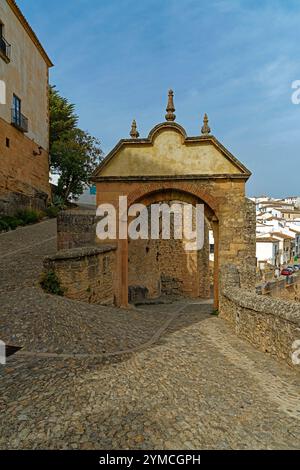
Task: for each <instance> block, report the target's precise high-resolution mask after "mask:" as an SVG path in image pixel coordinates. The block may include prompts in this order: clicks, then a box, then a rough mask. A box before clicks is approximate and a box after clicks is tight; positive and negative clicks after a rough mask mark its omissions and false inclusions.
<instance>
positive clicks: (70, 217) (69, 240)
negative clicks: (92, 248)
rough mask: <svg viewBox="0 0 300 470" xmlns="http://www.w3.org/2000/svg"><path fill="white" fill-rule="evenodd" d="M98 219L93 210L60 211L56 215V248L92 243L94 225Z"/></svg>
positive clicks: (94, 239)
mask: <svg viewBox="0 0 300 470" xmlns="http://www.w3.org/2000/svg"><path fill="white" fill-rule="evenodd" d="M99 220H100V218H99V217H97V216H96V213H95V211H93V210H91V211H86V210H70V211H64V212H60V213H59V214H58V217H57V249H58V250H66V249H70V248H77V247H84V246H87V245H93V244H94V243H95V242H96V225H97V222H98V221H99Z"/></svg>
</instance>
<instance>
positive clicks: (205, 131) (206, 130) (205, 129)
mask: <svg viewBox="0 0 300 470" xmlns="http://www.w3.org/2000/svg"><path fill="white" fill-rule="evenodd" d="M201 133H202V134H203V135H208V134H210V127H209V125H208V117H207V114H206V113H205V114H204V118H203V126H202V129H201Z"/></svg>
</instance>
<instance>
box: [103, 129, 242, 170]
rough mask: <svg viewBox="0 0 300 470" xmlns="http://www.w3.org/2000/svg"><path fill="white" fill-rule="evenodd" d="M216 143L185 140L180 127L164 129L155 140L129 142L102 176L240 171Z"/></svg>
mask: <svg viewBox="0 0 300 470" xmlns="http://www.w3.org/2000/svg"><path fill="white" fill-rule="evenodd" d="M239 173H241V170H240V169H239V168H238V167H237V166H236V165H234V164H233V163H232V162H230V161H229V160H228V159H227V158H226V157H225V155H223V154H222V153H221V152H220V151H219V150H218V149H217V148H216V147H215V146H214V145H213V144H212V143H210V142H202V143H192V142H189V143H185V142H184V138H183V136H182V135H181V134H180V133H179V132H178V131H177V130H176V129H163V130H161V131H160V132H159V133H158V134H156V135H155V137H154V140H153V143H152V144H148V145H145V144H143V143H141V144H140V145H139V144H134V145H130V144H128V145H125V146H124V147H122V148H121V149H120V150H119V152H117V154H116V155H115V156H114V157H113V158H112V159H111V160H110V161H109V162H108V163H107V165H106V166H105V167H104V168H103V169H102V170H101V172H100V174H101V176H139V175H143V176H147V175H148V176H150V175H151V176H152V175H160V176H163V175H199V174H207V175H211V174H239Z"/></svg>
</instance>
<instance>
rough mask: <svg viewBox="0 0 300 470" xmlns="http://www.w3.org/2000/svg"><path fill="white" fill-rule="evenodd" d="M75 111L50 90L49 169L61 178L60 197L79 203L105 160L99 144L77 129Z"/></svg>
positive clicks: (52, 89) (54, 91)
mask: <svg viewBox="0 0 300 470" xmlns="http://www.w3.org/2000/svg"><path fill="white" fill-rule="evenodd" d="M77 124H78V117H77V115H76V114H75V107H74V105H73V104H71V103H69V102H68V100H67V99H65V98H63V97H61V96H60V95H59V93H58V91H57V90H56V89H55V87H51V88H50V166H51V171H52V173H54V174H57V175H59V180H58V186H57V194H58V195H59V196H61V197H62V198H63V200H64V201H65V202H66V201H67V200H68V199H70V198H73V199H77V198H78V196H80V194H82V192H83V190H84V188H85V186H86V185H87V184H88V183H89V179H90V175H91V173H92V172H93V171H94V169H95V168H96V167H97V165H98V164H99V162H100V161H101V159H102V158H103V152H102V150H101V147H100V141H99V140H98V139H96V138H95V137H93V136H92V135H90V134H89V133H88V132H85V131H83V130H81V129H79V128H78V127H77Z"/></svg>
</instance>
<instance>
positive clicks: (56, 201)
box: [53, 194, 66, 210]
mask: <svg viewBox="0 0 300 470" xmlns="http://www.w3.org/2000/svg"><path fill="white" fill-rule="evenodd" d="M53 205H54V206H56V207H58V208H59V209H60V210H63V209H65V207H66V205H65V201H64V199H63V198H62V197H61V196H59V195H58V194H54V196H53Z"/></svg>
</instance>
